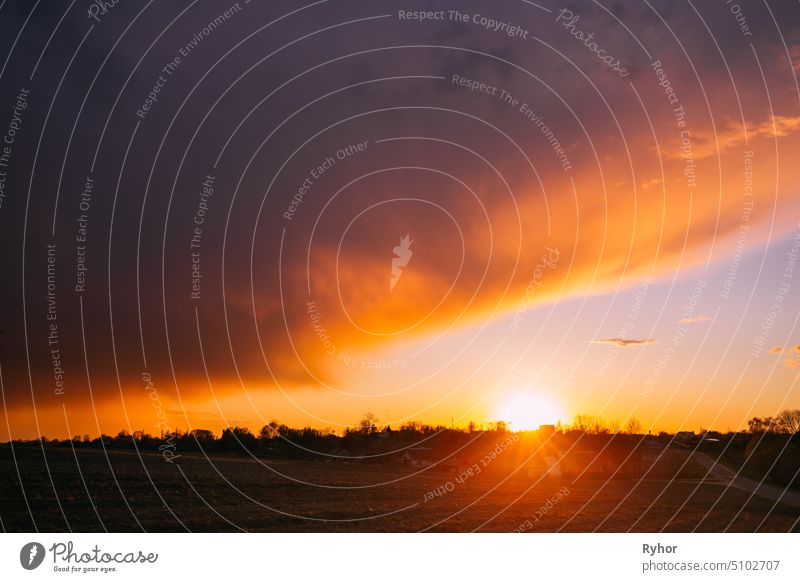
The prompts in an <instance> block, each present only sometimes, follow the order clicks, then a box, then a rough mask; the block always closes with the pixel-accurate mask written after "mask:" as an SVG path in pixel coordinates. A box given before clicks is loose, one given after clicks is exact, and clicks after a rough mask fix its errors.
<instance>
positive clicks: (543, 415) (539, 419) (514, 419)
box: [495, 389, 563, 430]
mask: <svg viewBox="0 0 800 582" xmlns="http://www.w3.org/2000/svg"><path fill="white" fill-rule="evenodd" d="M495 417H496V418H497V420H502V421H505V422H507V423H509V425H510V428H511V429H512V430H535V429H537V428H539V426H540V425H542V424H555V423H557V422H558V421H559V420H561V419H562V417H563V411H562V409H561V407H560V406H558V405H557V404H556V403H555V402H554V401H553V400H552V399H550V398H549V397H547V396H544V395H543V394H541V393H539V392H536V391H535V390H531V389H528V390H520V391H519V392H515V393H513V394H511V395H509V396H507V397H506V398H505V399H504V400H502V401H501V402H500V403H499V404H498V406H497V408H496V411H495Z"/></svg>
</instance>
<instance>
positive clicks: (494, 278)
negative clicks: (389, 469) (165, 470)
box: [0, 0, 800, 440]
mask: <svg viewBox="0 0 800 582" xmlns="http://www.w3.org/2000/svg"><path fill="white" fill-rule="evenodd" d="M264 4H266V5H264ZM264 4H262V3H250V2H239V3H233V2H230V3H229V2H214V3H199V2H191V1H189V2H185V1H184V2H174V3H169V5H168V6H165V5H163V4H158V5H156V4H154V3H152V2H150V3H144V4H125V3H120V4H117V5H115V6H114V7H113V8H110V9H106V10H105V11H104V12H102V13H101V12H100V11H99V10H94V9H92V8H91V7H89V8H87V7H86V6H84V5H83V3H72V4H70V5H61V4H60V3H59V4H55V3H43V2H37V3H30V2H21V1H16V2H14V1H8V2H5V3H3V4H2V5H0V45H2V51H0V56H2V58H3V61H4V62H3V63H2V65H0V66H2V68H0V87H1V89H0V132H1V133H3V135H4V137H5V138H6V141H4V144H5V146H6V149H5V150H0V154H3V155H4V156H5V157H4V158H2V160H0V161H2V164H3V165H2V167H0V171H2V172H3V174H2V175H0V178H2V179H3V181H2V182H0V184H2V190H0V193H1V194H2V198H0V200H2V205H0V248H2V254H1V255H0V266H1V268H2V280H0V329H2V332H3V333H2V335H0V373H1V374H0V378H1V379H2V384H1V387H2V407H3V413H4V414H3V419H2V421H0V440H7V439H9V438H35V437H37V436H39V435H46V436H48V437H50V438H54V437H57V438H63V437H65V436H69V435H73V434H90V435H97V434H99V433H101V432H104V433H108V434H115V433H116V432H117V431H119V430H120V429H123V428H124V429H127V430H130V431H133V430H145V431H147V432H151V433H156V434H157V433H158V432H159V431H160V430H162V429H164V428H165V427H166V428H167V429H169V430H172V429H174V428H179V429H181V430H187V429H194V428H206V429H211V430H214V431H216V432H219V431H220V430H221V429H222V428H223V427H225V426H230V425H244V426H248V427H250V428H252V429H254V430H258V428H259V427H260V426H262V425H263V424H265V423H266V422H269V421H270V420H272V419H277V420H279V421H281V422H284V423H286V424H290V425H294V426H305V425H310V426H315V427H331V428H333V429H335V430H338V431H341V430H342V429H343V428H344V427H345V426H348V425H353V424H354V423H355V422H356V421H357V420H358V418H359V417H360V416H361V415H362V414H363V413H365V412H366V411H371V412H373V413H374V414H375V415H376V416H377V417H378V418H379V419H380V422H381V424H390V425H392V426H396V425H399V424H401V423H403V422H407V421H411V420H416V421H421V422H428V423H431V424H444V425H454V426H455V425H458V426H463V425H466V423H467V422H469V421H475V422H477V423H486V422H490V421H492V420H507V421H510V422H511V423H512V428H520V429H522V428H530V427H534V426H537V425H538V424H540V423H555V422H556V421H561V422H562V423H564V424H569V423H570V422H571V421H572V419H573V418H574V416H575V415H577V414H587V415H593V416H601V417H602V418H603V419H605V420H606V421H607V422H611V421H616V422H618V423H621V424H624V423H625V422H626V420H627V419H629V418H632V417H633V418H636V419H638V420H639V421H640V422H641V425H642V427H643V428H644V429H645V430H649V431H652V432H657V431H660V430H666V431H675V430H695V431H697V430H700V429H702V428H705V429H716V430H741V429H744V428H746V426H747V420H748V419H749V418H751V417H753V416H770V415H774V414H776V413H777V412H779V411H780V410H782V409H784V408H797V407H798V406H800V402H799V399H798V396H799V389H798V387H797V378H798V370H800V348H798V347H796V346H798V345H800V332H799V331H798V326H797V319H798V314H800V305H799V304H798V303H799V302H800V299H798V297H800V295H799V294H798V292H797V291H798V289H797V287H798V286H800V267H798V263H797V261H798V254H800V238H798V237H800V213H799V212H798V209H800V196H798V191H797V189H798V187H797V184H798V183H800V180H799V178H800V176H798V174H799V173H800V167H798V164H797V163H796V160H797V155H798V148H800V144H798V138H799V137H800V89H799V88H798V77H797V74H798V71H800V8H798V6H797V5H795V4H793V3H780V4H776V5H768V4H764V3H760V2H745V1H742V2H738V3H735V4H734V3H722V2H719V3H713V4H712V3H708V4H707V3H698V2H676V3H670V4H669V5H662V3H652V2H650V3H648V2H603V1H598V2H570V3H566V4H559V3H555V2H549V1H546V0H543V1H542V2H537V3H532V2H526V1H522V0H504V1H503V2H498V3H492V4H491V5H487V4H486V3H485V2H477V1H466V2H458V3H446V2H440V1H438V0H436V1H427V2H374V1H372V2H366V1H354V2H346V3H345V2H337V1H334V0H328V1H324V0H323V1H319V2H308V3H301V2H270V3H264ZM423 17H424V18H423ZM8 140H10V143H9V141H8Z"/></svg>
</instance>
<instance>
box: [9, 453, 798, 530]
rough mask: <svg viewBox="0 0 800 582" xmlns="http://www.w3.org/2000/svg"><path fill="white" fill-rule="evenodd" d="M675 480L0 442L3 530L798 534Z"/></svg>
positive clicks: (788, 515)
mask: <svg viewBox="0 0 800 582" xmlns="http://www.w3.org/2000/svg"><path fill="white" fill-rule="evenodd" d="M45 458H46V460H47V462H46V463H45V462H44V459H45ZM700 473H702V472H700ZM684 475H685V472H684V473H682V475H681V478H676V479H674V480H670V479H644V480H634V479H622V478H620V479H598V478H592V479H588V478H583V479H579V480H577V481H574V480H573V479H567V478H560V479H552V478H543V479H538V477H535V476H529V475H528V472H527V471H526V470H525V469H520V470H518V471H516V472H514V471H513V470H512V471H508V470H503V471H489V470H485V471H481V472H480V473H479V474H475V475H471V476H469V475H468V476H467V477H466V478H464V477H463V475H462V477H461V478H457V476H458V473H457V472H456V471H452V470H445V469H439V468H433V469H432V468H428V469H422V468H410V467H402V466H397V465H385V466H379V465H368V464H359V463H341V462H331V463H325V462H307V461H262V460H258V461H256V460H253V459H247V458H238V457H219V456H218V457H213V458H210V459H206V458H204V457H203V456H199V455H182V456H181V457H180V458H178V459H177V460H176V461H175V462H174V463H168V462H165V460H164V459H163V458H162V456H161V455H160V454H158V453H146V454H143V455H142V456H141V457H140V456H139V455H136V454H135V453H129V452H121V451H109V452H108V453H107V454H106V453H104V452H103V451H102V450H77V451H75V452H73V451H72V450H71V449H69V448H64V449H47V452H46V457H45V455H43V453H42V450H41V449H37V448H19V447H17V448H15V449H14V450H13V451H12V450H11V449H10V448H9V447H7V446H3V447H0V519H1V520H2V528H3V530H5V531H10V532H11V531H13V532H19V531H37V530H38V531H41V532H62V531H76V532H87V531H92V532H93V531H104V530H107V531H114V532H120V531H186V530H188V531H214V532H216V531H239V530H244V531H273V532H295V531H318V532H340V531H341V532H411V531H441V532H466V531H491V532H511V531H515V530H517V531H531V532H553V531H570V532H591V531H614V532H619V531H639V532H655V531H670V532H686V531H700V532H718V531H734V532H753V531H774V532H787V531H792V530H793V529H794V530H795V531H796V530H797V524H798V520H799V519H800V509H797V508H794V507H789V506H785V505H781V504H776V503H775V502H773V501H770V500H767V499H763V498H760V497H755V496H751V495H750V494H749V493H747V492H745V491H741V490H738V489H733V488H728V487H726V485H725V484H724V483H723V482H721V481H717V480H714V479H713V478H708V479H704V478H702V477H689V478H687V477H685V476H684ZM20 483H22V484H23V486H20ZM434 492H437V493H438V494H437V493H434Z"/></svg>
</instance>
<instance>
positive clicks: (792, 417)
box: [775, 408, 800, 434]
mask: <svg viewBox="0 0 800 582" xmlns="http://www.w3.org/2000/svg"><path fill="white" fill-rule="evenodd" d="M775 425H776V428H777V430H778V432H785V433H789V434H797V433H800V410H798V409H796V408H795V409H794V410H783V411H781V412H780V413H779V414H778V416H776V417H775Z"/></svg>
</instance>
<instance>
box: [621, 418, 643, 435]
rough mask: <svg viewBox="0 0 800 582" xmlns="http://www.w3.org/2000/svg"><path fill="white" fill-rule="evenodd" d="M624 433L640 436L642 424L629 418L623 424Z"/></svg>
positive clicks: (636, 419)
mask: <svg viewBox="0 0 800 582" xmlns="http://www.w3.org/2000/svg"><path fill="white" fill-rule="evenodd" d="M625 432H626V433H628V434H642V423H641V422H639V419H638V418H636V417H633V416H631V417H630V418H629V419H628V421H627V422H626V423H625Z"/></svg>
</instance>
